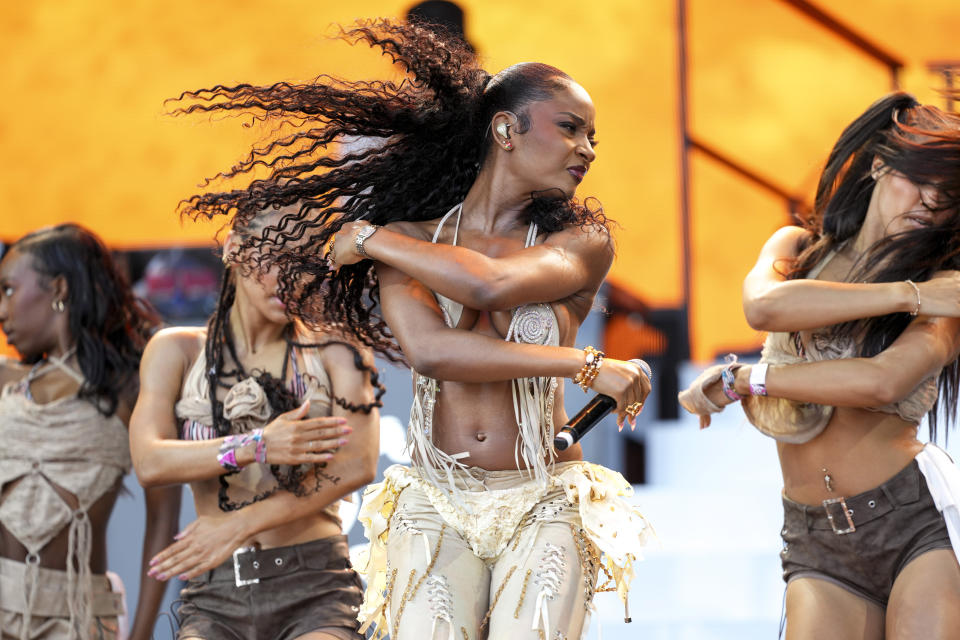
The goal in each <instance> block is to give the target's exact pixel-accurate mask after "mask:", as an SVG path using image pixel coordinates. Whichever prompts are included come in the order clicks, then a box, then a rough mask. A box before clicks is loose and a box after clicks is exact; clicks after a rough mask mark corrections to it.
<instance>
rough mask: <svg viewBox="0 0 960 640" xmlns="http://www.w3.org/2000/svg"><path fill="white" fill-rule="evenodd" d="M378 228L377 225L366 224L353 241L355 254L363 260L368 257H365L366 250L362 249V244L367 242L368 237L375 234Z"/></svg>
mask: <svg viewBox="0 0 960 640" xmlns="http://www.w3.org/2000/svg"><path fill="white" fill-rule="evenodd" d="M379 228H380V227H379V226H378V225H375V224H368V225H367V226H365V227H363V228H362V229H360V231H358V232H357V235H356V237H354V239H353V246H354V248H355V249H356V250H357V254H359V255H361V256H363V257H364V258H369V257H370V256H368V255H367V250H366V249H364V248H363V243H364V242H366V241H367V240H369V239H370V236H372V235H373V234H375V233H376V232H377V229H379Z"/></svg>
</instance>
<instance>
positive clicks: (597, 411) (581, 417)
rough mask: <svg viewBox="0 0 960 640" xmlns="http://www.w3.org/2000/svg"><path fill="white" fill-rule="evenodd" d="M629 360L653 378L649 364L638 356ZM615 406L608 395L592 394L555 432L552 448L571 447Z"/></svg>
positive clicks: (614, 401) (650, 378) (648, 377)
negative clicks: (588, 400)
mask: <svg viewBox="0 0 960 640" xmlns="http://www.w3.org/2000/svg"><path fill="white" fill-rule="evenodd" d="M630 362H632V363H633V364H635V365H637V366H638V367H640V370H641V371H643V373H644V375H645V376H647V380H652V379H653V372H652V371H651V370H650V365H648V364H647V363H646V362H644V361H643V360H640V359H639V358H636V359H634V360H630ZM616 407H617V401H616V400H614V399H613V398H611V397H610V396H605V395H603V394H602V393H598V394H597V395H595V396H593V398H591V399H590V402H588V403H587V404H586V405H585V406H584V407H583V409H580V411H578V412H577V415H575V416H573V418H571V419H570V421H569V422H568V423H567V424H565V425H563V427H562V428H561V429H560V431H559V432H557V435H556V436H555V437H554V438H553V448H554V449H556V450H557V451H563V450H564V449H566V448H568V447H572V446H573V445H574V444H575V443H577V442H579V441H580V439H581V438H582V437H583V436H585V435H587V432H588V431H590V429H593V428H594V427H595V426H596V425H597V423H598V422H600V421H601V420H603V418H604V417H605V416H606V415H607V414H608V413H610V412H611V411H613V410H614V409H616Z"/></svg>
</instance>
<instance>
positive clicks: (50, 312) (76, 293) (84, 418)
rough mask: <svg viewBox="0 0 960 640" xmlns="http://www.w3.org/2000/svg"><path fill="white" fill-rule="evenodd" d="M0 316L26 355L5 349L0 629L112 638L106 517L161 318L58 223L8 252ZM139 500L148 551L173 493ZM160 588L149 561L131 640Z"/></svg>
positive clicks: (171, 514) (82, 237) (149, 620)
mask: <svg viewBox="0 0 960 640" xmlns="http://www.w3.org/2000/svg"><path fill="white" fill-rule="evenodd" d="M0 323H2V324H3V331H4V333H6V335H7V341H8V342H9V343H10V344H11V345H12V346H14V347H16V349H17V351H18V352H19V353H20V355H21V357H22V361H21V362H15V361H13V360H11V359H8V358H2V359H0V386H2V387H3V391H2V393H0V442H2V443H3V445H2V446H0V636H2V637H3V638H4V639H6V638H20V639H24V638H38V637H43V638H84V639H87V638H90V639H110V638H115V637H116V636H117V634H118V632H119V631H120V630H119V628H118V617H119V616H120V615H122V614H123V602H122V596H121V594H119V593H116V592H114V591H113V590H112V589H111V583H110V581H109V579H108V577H107V576H106V571H107V521H108V520H109V518H110V513H111V512H112V510H113V505H114V503H115V502H116V499H117V495H118V494H119V492H120V490H121V487H122V481H123V476H124V474H126V473H127V472H128V471H129V470H130V445H129V441H128V436H127V423H128V422H129V419H130V412H131V411H132V409H133V404H134V400H135V399H136V394H137V367H138V365H139V363H140V355H141V353H142V351H143V348H144V345H145V344H146V342H147V339H148V337H149V334H150V332H151V331H152V330H153V329H154V328H155V327H156V325H157V324H158V318H156V316H155V314H154V313H153V312H152V310H150V309H149V307H147V306H146V305H145V304H144V303H143V302H142V301H140V300H138V299H137V298H136V297H134V295H133V293H132V292H131V290H130V285H129V283H128V282H127V280H126V279H125V278H124V276H123V275H122V274H121V272H120V271H119V269H118V268H117V267H116V266H115V264H114V262H113V260H112V259H111V257H110V253H109V252H108V251H107V249H106V248H105V247H104V246H103V243H101V242H100V240H99V238H97V237H96V236H95V235H94V234H93V233H91V232H90V231H87V230H86V229H84V228H82V227H80V226H78V225H75V224H61V225H58V226H55V227H49V228H45V229H41V230H39V231H34V232H33V233H30V234H27V235H26V236H24V237H23V238H21V239H20V240H18V241H16V242H15V243H13V244H12V245H11V246H10V248H9V249H8V250H7V252H6V254H5V255H4V256H3V261H2V262H0ZM146 500H147V502H146V504H147V514H146V516H147V518H146V537H145V540H144V545H143V552H144V557H145V558H149V557H150V556H152V555H153V554H154V553H156V552H158V551H160V550H161V549H162V548H163V547H164V546H165V545H166V544H167V541H168V540H169V539H170V536H172V535H173V533H174V531H175V528H176V512H177V510H178V509H179V504H180V499H179V491H176V492H171V491H168V490H163V489H158V490H153V491H148V492H147V495H146ZM162 598H163V585H161V584H158V583H157V582H156V581H154V580H151V579H150V578H148V577H147V576H146V568H145V569H144V573H143V579H142V581H141V584H140V598H139V603H138V605H137V616H136V620H135V622H134V625H133V630H132V633H131V635H130V637H131V638H133V639H134V640H146V639H147V638H150V637H151V635H152V631H153V623H154V619H155V617H156V614H157V608H158V607H159V605H160V601H161V600H162Z"/></svg>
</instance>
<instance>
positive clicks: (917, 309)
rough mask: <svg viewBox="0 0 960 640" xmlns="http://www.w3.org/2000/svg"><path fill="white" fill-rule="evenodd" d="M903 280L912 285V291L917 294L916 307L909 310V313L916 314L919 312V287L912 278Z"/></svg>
mask: <svg viewBox="0 0 960 640" xmlns="http://www.w3.org/2000/svg"><path fill="white" fill-rule="evenodd" d="M904 282H906V283H907V284H908V285H910V286H911V287H913V292H914V293H915V294H917V307H916V308H915V309H914V310H913V311H911V312H910V315H912V316H917V315H919V313H920V287H918V286H917V283H916V282H914V281H913V280H904Z"/></svg>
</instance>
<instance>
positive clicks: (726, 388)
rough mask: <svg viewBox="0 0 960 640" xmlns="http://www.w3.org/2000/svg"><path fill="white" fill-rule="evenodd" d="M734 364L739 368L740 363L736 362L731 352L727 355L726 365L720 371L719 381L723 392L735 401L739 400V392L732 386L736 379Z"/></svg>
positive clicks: (735, 357)
mask: <svg viewBox="0 0 960 640" xmlns="http://www.w3.org/2000/svg"><path fill="white" fill-rule="evenodd" d="M734 366H736V367H737V369H739V368H740V365H738V364H737V356H735V355H733V354H732V353H731V354H730V355H728V356H727V366H725V367H724V368H723V370H721V371H720V382H721V384H722V386H723V394H724V395H725V396H727V397H728V398H730V399H731V400H733V401H734V402H736V401H737V400H740V394H739V393H737V390H736V389H735V388H734V383H735V382H736V380H737V378H736V375H735V374H734V371H735V370H736V369H734Z"/></svg>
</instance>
